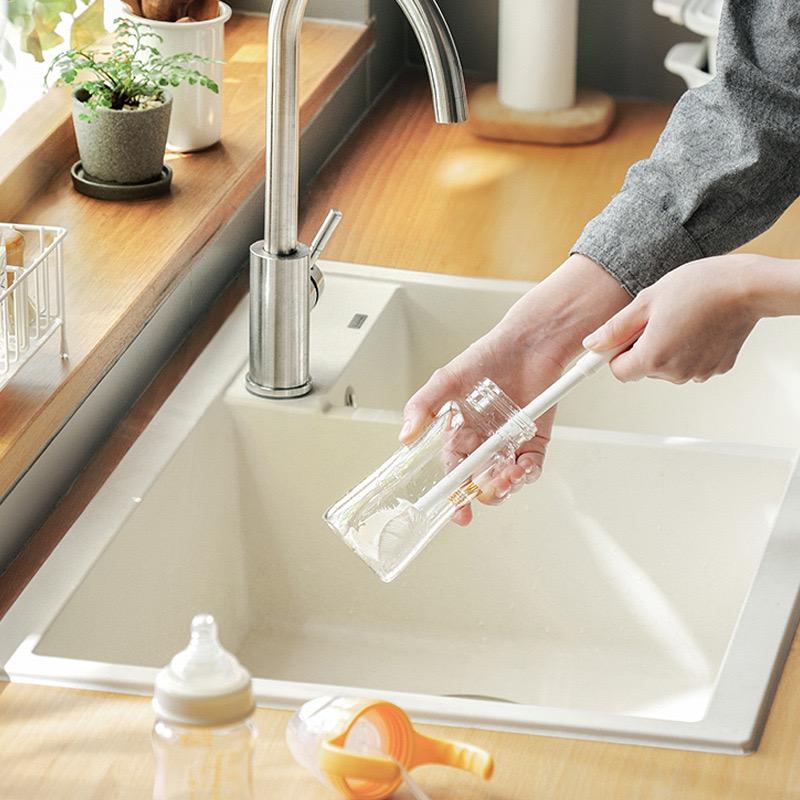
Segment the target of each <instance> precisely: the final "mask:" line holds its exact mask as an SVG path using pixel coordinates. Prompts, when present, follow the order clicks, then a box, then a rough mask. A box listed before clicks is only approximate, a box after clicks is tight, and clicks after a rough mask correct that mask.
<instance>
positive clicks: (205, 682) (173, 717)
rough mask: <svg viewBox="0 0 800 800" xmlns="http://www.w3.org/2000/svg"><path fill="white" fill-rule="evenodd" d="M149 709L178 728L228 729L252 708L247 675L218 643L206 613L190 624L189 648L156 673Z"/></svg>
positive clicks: (252, 709)
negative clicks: (226, 727)
mask: <svg viewBox="0 0 800 800" xmlns="http://www.w3.org/2000/svg"><path fill="white" fill-rule="evenodd" d="M153 708H154V709H155V712H156V714H157V715H158V716H159V717H160V718H161V719H163V720H166V721H167V722H175V723H178V724H180V725H233V724H235V723H237V722H242V721H243V720H245V719H247V717H249V716H250V715H251V714H252V713H253V711H254V710H255V703H254V701H253V689H252V682H251V680H250V673H249V672H248V671H247V670H246V669H245V668H244V667H243V666H242V665H241V664H240V663H239V662H238V661H237V660H236V657H235V656H234V655H233V654H232V653H229V652H228V651H227V650H226V649H225V648H224V647H223V646H222V645H221V644H220V641H219V636H218V634H217V623H216V622H215V621H214V617H212V616H211V615H210V614H198V615H197V616H196V617H195V618H194V619H193V620H192V638H191V640H190V641H189V646H188V647H187V648H186V649H185V650H182V651H181V652H180V653H178V654H177V655H176V656H175V657H174V658H173V659H172V661H170V663H169V664H168V665H167V666H166V667H164V669H162V670H161V672H159V673H158V677H157V678H156V686H155V693H154V695H153Z"/></svg>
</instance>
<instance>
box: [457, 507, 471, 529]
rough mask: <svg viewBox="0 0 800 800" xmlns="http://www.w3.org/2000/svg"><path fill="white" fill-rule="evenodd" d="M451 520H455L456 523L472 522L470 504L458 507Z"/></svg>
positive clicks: (465, 523) (466, 523)
mask: <svg viewBox="0 0 800 800" xmlns="http://www.w3.org/2000/svg"><path fill="white" fill-rule="evenodd" d="M453 522H455V523H456V525H462V526H466V525H469V524H470V522H472V508H471V507H470V506H464V507H463V508H459V509H458V511H456V513H455V514H453Z"/></svg>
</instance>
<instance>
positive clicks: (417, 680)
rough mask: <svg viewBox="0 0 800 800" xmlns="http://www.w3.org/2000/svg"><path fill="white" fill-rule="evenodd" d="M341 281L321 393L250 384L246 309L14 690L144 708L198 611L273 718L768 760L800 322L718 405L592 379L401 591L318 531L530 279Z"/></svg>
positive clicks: (334, 287)
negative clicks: (348, 713) (424, 391)
mask: <svg viewBox="0 0 800 800" xmlns="http://www.w3.org/2000/svg"><path fill="white" fill-rule="evenodd" d="M325 271H326V274H327V277H328V289H327V291H326V294H325V296H324V297H323V299H322V301H321V303H320V305H319V307H318V308H317V309H316V310H315V311H314V314H313V328H312V354H313V356H312V374H313V377H314V379H315V387H316V388H315V392H314V393H313V394H312V395H310V396H308V397H306V398H302V399H299V400H283V401H270V400H263V399H258V398H255V397H252V396H250V395H249V394H248V393H247V392H246V390H245V388H244V385H243V376H244V364H245V357H246V352H245V348H246V341H247V330H246V326H247V311H246V306H245V304H244V303H243V304H242V305H240V306H239V307H238V308H237V309H236V311H235V312H234V313H233V315H232V316H231V318H230V319H229V320H228V321H227V322H226V323H225V325H224V326H223V327H222V329H221V330H220V332H219V333H218V334H217V336H216V337H215V338H214V340H213V341H212V342H211V343H210V345H209V346H208V347H207V349H206V351H205V352H204V353H203V354H202V355H201V356H200V358H199V359H198V360H197V362H196V363H195V365H194V366H193V367H192V369H191V370H190V372H189V373H188V375H187V376H186V377H185V378H184V380H183V381H182V382H181V383H180V384H179V386H178V387H177V388H176V390H175V391H174V392H173V394H172V395H171V396H170V398H169V399H168V400H167V402H166V403H165V404H164V406H163V408H162V409H161V410H160V411H159V413H158V415H157V416H156V418H155V419H154V420H153V422H152V423H151V424H150V426H149V427H148V428H147V429H146V430H145V431H144V433H143V434H142V436H141V437H140V438H139V440H138V441H137V442H136V443H135V445H134V446H133V447H132V449H131V450H130V451H129V453H128V454H127V455H126V456H125V458H124V459H123V461H122V462H121V464H120V465H119V467H118V468H117V469H116V470H115V471H114V472H113V474H112V475H111V477H110V478H109V479H108V481H107V482H106V483H105V485H104V486H103V487H102V488H101V490H100V491H99V492H98V494H97V496H96V497H95V498H94V500H93V501H92V502H91V503H90V504H89V506H88V507H87V509H86V510H85V512H84V513H83V514H82V515H81V517H80V518H79V519H78V520H77V522H76V523H75V524H74V526H73V527H72V528H71V530H70V531H69V532H68V534H67V535H66V537H65V538H64V539H63V540H62V542H61V543H60V545H59V546H58V548H57V549H56V550H55V552H54V553H53V555H52V556H51V557H50V558H49V560H48V561H47V562H46V563H45V564H44V566H43V567H42V569H41V570H40V571H39V573H38V574H37V575H36V576H35V578H34V579H33V580H32V581H31V583H30V584H29V586H28V587H27V588H26V590H25V592H24V593H23V594H22V596H21V597H20V598H19V600H18V601H17V603H16V604H15V605H14V607H13V608H12V609H11V610H10V612H9V613H8V614H7V615H6V617H5V618H4V619H3V620H2V621H0V663H5V670H6V672H7V676H8V677H9V678H10V679H11V680H14V681H29V682H38V683H48V684H57V685H68V686H80V687H89V688H97V689H110V690H119V691H132V692H149V691H150V689H151V686H152V681H153V678H154V675H155V671H156V669H157V668H158V667H160V666H161V665H163V664H164V663H166V662H167V661H168V659H169V658H170V656H171V655H172V654H173V653H174V652H176V651H177V650H179V649H180V648H181V647H182V646H183V644H184V641H185V639H186V636H187V633H188V625H189V621H190V619H191V617H192V615H193V614H195V613H197V612H200V611H207V612H210V613H213V614H214V615H215V616H216V617H217V619H218V621H219V623H220V627H221V630H222V637H223V640H224V642H225V644H226V645H227V646H228V647H229V648H231V649H232V650H233V651H235V652H236V653H237V654H238V656H239V658H240V659H241V660H242V661H243V662H244V663H245V664H246V665H247V666H248V667H249V668H250V670H251V671H252V673H253V675H254V676H255V678H256V681H255V688H256V692H257V696H258V700H259V702H260V703H262V704H263V705H269V706H281V707H287V706H294V705H296V704H298V703H300V702H301V701H303V700H305V699H307V698H309V697H312V696H315V695H318V694H321V693H328V692H342V691H344V692H348V693H352V692H357V693H361V694H365V695H380V696H383V697H387V698H389V699H391V700H394V701H395V702H397V703H399V704H400V705H402V706H404V707H405V708H406V709H408V710H409V711H410V712H411V713H412V715H413V716H414V717H415V718H417V719H421V720H435V721H439V722H444V723H452V724H463V725H470V726H487V727H493V728H499V729H504V730H513V731H524V732H531V733H546V734H548V735H556V736H573V737H584V738H585V737H589V738H604V739H611V740H617V741H625V742H639V743H649V744H655V745H663V746H670V747H684V748H695V749H709V750H720V751H726V752H746V751H748V750H751V749H753V748H754V747H755V746H756V745H757V742H758V736H759V734H760V731H761V728H762V727H763V723H764V721H765V718H766V714H767V711H768V707H769V702H770V699H771V696H772V693H773V691H774V688H775V685H776V683H777V680H778V677H779V674H780V669H781V666H782V663H783V659H784V657H785V654H786V651H787V649H788V644H789V642H790V641H791V637H792V635H793V633H794V628H795V625H796V621H797V620H796V600H797V596H798V587H799V586H800V474H798V472H797V470H796V464H797V455H798V447H800V355H798V353H800V320H798V319H784V320H772V321H768V322H763V323H761V324H760V325H759V326H758V328H757V329H756V331H755V333H754V334H753V336H752V337H751V340H750V341H749V342H748V343H747V345H746V347H745V350H744V352H743V353H742V355H741V358H740V363H739V365H738V366H737V368H736V370H735V371H734V372H733V373H731V374H729V375H727V376H724V377H722V378H718V379H716V380H714V381H711V382H710V383H709V384H706V385H703V386H697V385H687V386H682V387H676V386H671V385H667V384H664V383H661V382H656V381H644V382H641V383H638V384H629V385H621V384H618V383H616V382H615V381H614V380H613V378H612V376H611V375H610V373H608V372H607V371H606V373H604V374H601V375H599V376H597V377H595V378H593V379H592V380H591V381H589V382H587V383H586V384H584V385H583V386H582V387H581V388H580V389H579V390H577V391H576V392H575V393H574V395H573V396H571V397H570V398H569V399H568V400H567V401H566V402H564V403H563V404H562V407H561V409H560V412H559V418H558V421H559V426H558V427H557V428H556V429H555V431H554V436H553V442H552V445H551V448H550V452H549V455H548V458H547V464H546V470H545V475H544V477H543V478H542V480H541V481H540V482H539V483H538V484H536V485H535V486H533V487H529V488H527V489H525V490H524V491H523V492H521V493H520V494H518V495H515V496H514V497H513V498H512V499H511V500H510V501H509V502H507V503H505V504H504V505H503V506H502V507H500V508H497V509H479V512H478V517H477V520H476V522H475V523H474V524H473V525H472V526H470V527H469V528H468V529H467V530H462V529H459V528H457V527H454V526H451V527H449V528H446V529H445V530H444V531H443V532H442V533H441V534H440V535H439V536H438V538H437V539H436V540H435V541H434V542H433V544H432V545H431V546H430V547H429V548H428V549H427V550H426V551H425V552H424V553H423V554H422V555H421V556H420V557H419V558H418V559H417V560H416V561H415V562H414V563H413V564H412V565H411V567H410V568H409V569H408V570H407V572H405V573H404V574H403V575H402V576H401V577H400V578H399V579H398V580H396V581H395V582H394V583H392V584H389V585H386V584H383V583H381V582H380V581H379V580H378V578H376V577H375V576H374V575H373V573H372V572H371V571H370V570H369V569H368V568H367V567H366V566H365V565H364V564H363V563H362V562H361V561H360V560H359V559H358V558H357V557H356V556H355V555H353V553H352V552H351V551H350V550H349V549H348V548H347V547H346V546H345V545H344V544H343V543H342V542H341V541H340V540H338V539H337V538H336V537H335V536H334V534H333V533H331V531H330V530H329V529H328V528H327V527H326V526H325V524H324V523H323V521H322V513H323V511H324V510H325V508H326V507H327V506H328V505H330V504H331V503H332V502H333V501H334V500H336V499H337V498H338V497H339V496H340V495H341V494H343V493H344V492H345V491H346V490H347V489H348V488H350V487H351V486H352V485H353V484H355V483H356V482H358V480H359V479H360V478H361V477H362V476H363V475H364V474H365V473H367V472H368V471H370V470H371V469H373V468H374V467H375V466H376V465H377V464H378V463H380V462H381V461H382V460H383V459H384V458H385V457H386V456H387V455H388V454H389V453H390V452H391V451H392V450H393V449H394V448H395V447H396V437H397V431H398V427H399V420H400V415H399V412H400V409H401V408H402V406H403V404H404V402H405V400H406V399H407V397H408V396H409V395H410V394H411V393H412V392H413V390H414V389H416V387H417V386H419V385H420V384H421V383H422V382H423V381H424V380H425V379H426V378H427V376H428V375H429V374H430V372H431V371H432V370H433V369H434V368H435V367H437V366H439V365H440V364H442V363H443V362H444V361H446V360H447V359H448V358H450V357H451V356H453V355H454V354H455V353H457V352H458V351H459V350H461V349H462V348H463V347H465V346H466V345H467V344H468V343H469V342H471V341H472V340H473V339H475V338H476V337H477V336H479V335H480V334H482V333H483V332H484V331H486V330H487V329H488V328H490V327H491V326H492V324H493V323H494V322H495V321H496V320H497V319H499V318H500V316H501V315H502V313H503V312H504V311H505V309H506V308H507V307H508V306H509V305H510V304H511V303H512V302H513V301H514V299H515V298H516V297H518V296H519V295H520V294H521V293H522V292H523V291H524V290H525V289H526V288H528V287H527V285H525V284H521V283H511V282H504V281H486V280H471V279H459V278H452V277H440V276H432V275H423V274H417V273H412V272H402V271H394V270H386V269H377V268H371V267H357V266H345V265H334V264H331V263H328V264H327V265H325ZM358 315H364V316H365V317H366V319H364V320H362V322H363V324H362V325H361V326H360V327H358V321H359V320H360V319H361V317H359V316H358ZM521 368H524V365H521Z"/></svg>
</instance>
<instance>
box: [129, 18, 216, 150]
mask: <svg viewBox="0 0 800 800" xmlns="http://www.w3.org/2000/svg"><path fill="white" fill-rule="evenodd" d="M124 16H125V17H127V18H128V19H130V20H131V21H133V22H137V23H139V24H142V23H144V24H147V25H149V26H150V27H151V28H152V29H153V30H154V31H155V32H156V33H157V34H158V35H159V36H161V37H162V39H163V41H162V42H161V43H160V44H159V45H158V49H159V51H160V52H161V54H162V55H165V56H172V55H177V54H178V53H194V54H196V55H198V56H202V57H203V58H210V59H212V61H218V62H220V63H218V64H200V63H192V64H188V65H187V66H189V67H191V68H194V69H198V70H200V71H201V72H203V73H204V74H206V75H208V76H209V77H210V78H212V79H213V80H214V82H215V83H216V84H217V85H218V86H219V94H215V93H214V92H212V91H210V90H209V89H206V88H205V87H204V86H199V85H195V86H190V85H189V84H186V83H184V84H181V85H180V86H175V87H171V88H170V93H171V94H172V118H171V119H170V123H169V134H168V136H167V148H168V149H169V150H172V151H173V152H178V153H189V152H192V151H194V150H204V149H205V148H206V147H211V145H212V144H216V143H217V142H218V141H219V138H220V135H221V133H222V63H221V62H222V59H223V58H224V31H225V23H226V22H227V21H228V20H229V19H230V16H231V9H230V6H228V5H226V4H225V3H220V4H219V15H218V16H216V17H215V18H214V19H207V20H202V21H201V22H161V21H160V20H155V19H144V18H143V17H139V16H136V15H134V14H130V13H125V14H124Z"/></svg>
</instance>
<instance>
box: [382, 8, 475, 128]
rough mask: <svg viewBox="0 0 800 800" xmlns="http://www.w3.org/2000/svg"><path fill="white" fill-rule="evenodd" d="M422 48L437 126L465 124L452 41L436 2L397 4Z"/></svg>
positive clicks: (464, 103) (460, 80)
mask: <svg viewBox="0 0 800 800" xmlns="http://www.w3.org/2000/svg"><path fill="white" fill-rule="evenodd" d="M397 4H398V5H399V6H400V8H402V9H403V12H404V13H405V15H406V17H407V18H408V21H409V22H410V23H411V27H412V28H413V29H414V33H415V34H416V36H417V40H418V41H419V46H420V47H421V48H422V56H423V58H424V59H425V66H426V67H427V68H428V77H429V78H430V82H431V91H432V92H433V112H434V115H435V116H436V121H437V122H466V119H467V92H466V89H465V88H464V73H463V71H462V69H461V60H460V59H459V57H458V50H456V46H455V43H454V42H453V37H452V36H451V35H450V29H449V28H448V27H447V22H445V19H444V17H443V16H442V12H441V9H440V8H439V6H438V5H437V4H436V0H397Z"/></svg>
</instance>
